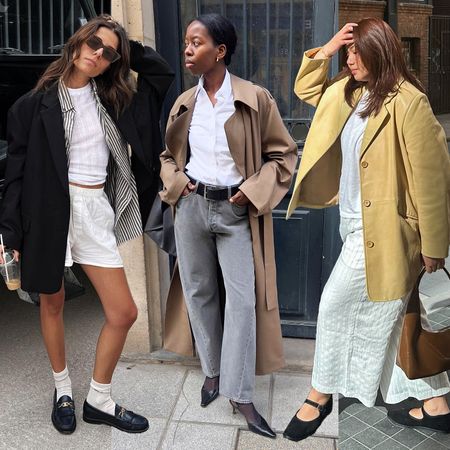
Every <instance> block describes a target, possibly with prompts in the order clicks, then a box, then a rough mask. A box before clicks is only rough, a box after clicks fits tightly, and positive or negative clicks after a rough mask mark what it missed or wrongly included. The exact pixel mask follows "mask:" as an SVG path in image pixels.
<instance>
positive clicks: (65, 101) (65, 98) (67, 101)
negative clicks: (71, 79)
mask: <svg viewBox="0 0 450 450" xmlns="http://www.w3.org/2000/svg"><path fill="white" fill-rule="evenodd" d="M90 83H91V87H92V93H93V94H94V98H95V100H96V102H97V103H99V102H100V99H99V97H98V92H97V83H96V82H95V80H94V79H93V78H91V81H90ZM58 98H59V102H60V103H61V111H62V112H63V113H66V112H68V111H72V110H75V106H73V102H72V98H71V97H70V94H69V90H68V89H67V86H66V85H65V84H64V82H63V81H62V80H59V82H58Z"/></svg>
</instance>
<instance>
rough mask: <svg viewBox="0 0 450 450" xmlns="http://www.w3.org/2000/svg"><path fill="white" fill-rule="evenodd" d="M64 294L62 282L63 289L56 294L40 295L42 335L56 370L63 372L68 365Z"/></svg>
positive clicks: (53, 367)
mask: <svg viewBox="0 0 450 450" xmlns="http://www.w3.org/2000/svg"><path fill="white" fill-rule="evenodd" d="M64 295H65V293H64V283H61V289H60V290H59V291H58V292H57V293H56V294H41V295H40V302H41V306H40V314H41V331H42V337H43V338H44V344H45V347H46V349H47V354H48V357H49V359H50V364H51V366H52V369H53V371H54V372H61V371H63V370H64V369H65V367H66V351H65V345H64V320H63V310H64Z"/></svg>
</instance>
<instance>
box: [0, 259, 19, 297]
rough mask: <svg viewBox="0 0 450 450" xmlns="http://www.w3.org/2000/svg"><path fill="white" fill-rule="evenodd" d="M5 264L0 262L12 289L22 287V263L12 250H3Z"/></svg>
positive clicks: (4, 277)
mask: <svg viewBox="0 0 450 450" xmlns="http://www.w3.org/2000/svg"><path fill="white" fill-rule="evenodd" d="M2 256H3V259H4V264H0V272H1V274H2V277H3V279H4V280H5V283H6V287H7V288H8V289H9V290H10V291H15V290H16V289H19V288H20V264H19V262H18V261H16V260H15V259H14V253H13V252H12V251H5V252H4V253H3V252H2Z"/></svg>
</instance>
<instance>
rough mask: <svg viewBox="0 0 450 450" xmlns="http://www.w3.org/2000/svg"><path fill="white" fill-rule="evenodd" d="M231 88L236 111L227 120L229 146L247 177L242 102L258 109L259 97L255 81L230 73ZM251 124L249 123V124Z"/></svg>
mask: <svg viewBox="0 0 450 450" xmlns="http://www.w3.org/2000/svg"><path fill="white" fill-rule="evenodd" d="M230 81H231V89H232V91H233V97H234V104H235V107H236V111H235V112H234V113H233V114H232V115H231V116H230V117H229V118H228V120H227V121H226V122H225V127H224V128H225V134H226V136H227V142H228V148H229V149H230V154H231V156H232V158H233V160H234V163H235V164H236V167H237V169H238V171H239V173H240V174H241V175H242V177H243V178H244V179H245V178H247V174H246V172H245V135H246V133H245V117H244V115H243V114H242V110H241V108H240V104H244V105H246V106H248V107H250V108H251V109H253V110H255V111H256V112H257V111H258V99H257V97H256V91H255V89H253V83H251V82H250V81H247V80H243V79H242V78H239V77H237V76H235V75H233V74H230ZM248 126H249V124H248Z"/></svg>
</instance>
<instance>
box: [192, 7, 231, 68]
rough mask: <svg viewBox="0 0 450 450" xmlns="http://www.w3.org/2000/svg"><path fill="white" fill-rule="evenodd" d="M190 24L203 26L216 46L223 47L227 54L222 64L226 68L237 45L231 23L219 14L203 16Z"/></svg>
mask: <svg viewBox="0 0 450 450" xmlns="http://www.w3.org/2000/svg"><path fill="white" fill-rule="evenodd" d="M192 22H200V23H201V24H203V25H204V26H205V27H206V29H207V30H208V33H209V34H210V36H211V37H212V39H213V41H214V43H215V44H216V45H222V44H223V45H225V47H226V48H227V53H226V54H225V58H224V62H225V65H226V66H228V65H229V64H230V63H231V56H232V55H233V53H234V52H235V50H236V45H237V35H236V29H235V28H234V25H233V24H232V23H231V21H230V20H228V19H227V18H226V17H224V16H221V15H220V14H203V15H201V16H198V17H197V18H196V19H194V20H193V21H192ZM192 22H191V23H192Z"/></svg>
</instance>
